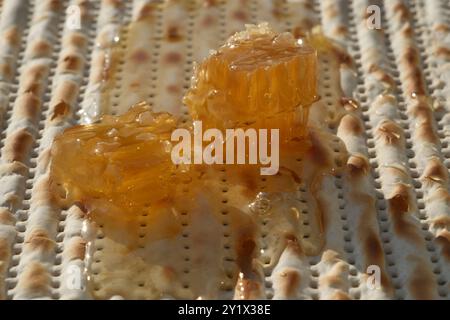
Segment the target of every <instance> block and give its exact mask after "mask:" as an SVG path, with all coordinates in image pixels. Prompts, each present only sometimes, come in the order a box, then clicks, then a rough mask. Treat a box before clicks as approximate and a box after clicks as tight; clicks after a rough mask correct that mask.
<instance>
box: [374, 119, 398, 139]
mask: <svg viewBox="0 0 450 320" xmlns="http://www.w3.org/2000/svg"><path fill="white" fill-rule="evenodd" d="M375 134H376V136H377V137H378V138H379V139H382V140H383V141H384V143H386V144H397V143H399V142H400V141H401V139H403V130H402V128H401V127H400V126H399V125H398V124H397V123H395V122H393V121H391V120H385V121H383V122H382V123H381V124H380V126H379V127H378V128H377V130H376V133H375Z"/></svg>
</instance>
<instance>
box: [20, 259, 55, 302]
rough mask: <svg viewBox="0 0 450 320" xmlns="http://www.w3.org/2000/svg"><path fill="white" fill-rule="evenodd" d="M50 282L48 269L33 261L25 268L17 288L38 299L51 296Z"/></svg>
mask: <svg viewBox="0 0 450 320" xmlns="http://www.w3.org/2000/svg"><path fill="white" fill-rule="evenodd" d="M50 280H51V278H50V274H49V272H48V271H47V269H45V267H44V266H43V265H42V264H41V263H39V262H36V261H32V262H30V263H28V264H27V265H26V266H25V268H24V270H23V273H22V276H21V277H19V283H18V285H17V286H18V287H19V288H21V289H22V290H23V291H25V292H27V293H28V294H32V295H33V296H36V297H37V296H49V295H50Z"/></svg>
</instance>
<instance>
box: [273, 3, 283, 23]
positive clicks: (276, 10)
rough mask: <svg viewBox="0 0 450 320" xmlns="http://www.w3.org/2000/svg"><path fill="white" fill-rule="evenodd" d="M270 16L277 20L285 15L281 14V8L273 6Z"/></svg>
mask: <svg viewBox="0 0 450 320" xmlns="http://www.w3.org/2000/svg"><path fill="white" fill-rule="evenodd" d="M272 16H274V17H275V19H278V20H280V19H282V18H283V17H284V16H285V13H284V12H283V9H282V7H281V6H275V7H274V8H273V9H272Z"/></svg>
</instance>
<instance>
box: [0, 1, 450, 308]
mask: <svg viewBox="0 0 450 320" xmlns="http://www.w3.org/2000/svg"><path fill="white" fill-rule="evenodd" d="M371 5H376V6H377V7H378V8H380V13H381V18H382V19H381V29H379V30H377V29H371V28H369V27H368V25H367V23H368V22H367V21H368V17H369V15H370V13H368V11H367V8H368V7H369V6H371ZM73 6H76V7H77V8H79V9H80V10H79V12H80V13H81V15H80V23H81V24H80V28H76V29H73V28H72V27H71V26H70V25H69V24H67V23H66V22H67V19H68V18H69V15H70V11H67V9H69V8H71V7H72V8H73ZM263 21H267V22H268V23H269V24H270V25H271V26H272V28H274V30H276V31H278V32H282V31H291V32H292V33H293V34H294V36H296V37H301V36H304V35H305V34H306V33H307V32H309V31H311V30H313V31H312V32H315V33H317V34H321V33H323V34H324V35H325V36H326V37H328V38H329V39H331V40H332V41H334V42H335V44H334V46H333V49H332V50H324V51H320V52H319V70H318V76H319V94H320V96H321V100H320V101H319V102H317V103H316V104H315V105H314V106H313V108H311V114H310V121H311V123H312V124H314V125H315V126H317V127H321V128H322V129H324V130H326V131H328V132H329V134H332V135H336V137H337V138H336V139H334V140H332V143H331V145H330V146H329V147H330V148H333V147H335V148H336V151H337V152H336V153H339V152H340V150H341V148H343V147H344V146H345V149H346V150H347V152H348V157H346V158H344V159H342V158H339V157H337V158H336V159H335V160H336V166H337V167H338V168H339V170H337V171H336V174H335V175H334V176H333V175H328V176H326V177H325V178H324V179H323V181H322V184H321V186H320V188H318V190H315V191H316V192H317V194H316V196H315V197H316V198H315V199H313V197H312V195H311V190H308V189H305V188H301V189H300V190H299V191H298V193H299V194H298V195H297V197H298V199H301V200H302V202H301V206H302V207H303V208H304V213H302V218H301V220H300V222H301V224H302V225H303V226H302V229H301V230H300V231H298V232H299V234H298V235H308V237H309V238H308V237H306V239H303V237H302V239H303V240H302V242H301V243H308V242H314V241H315V240H317V241H319V240H318V239H315V238H314V237H318V234H319V233H318V232H317V230H318V229H320V228H321V226H320V225H319V224H317V222H315V218H316V212H317V211H321V213H322V215H323V217H324V218H323V219H325V221H326V222H327V223H326V227H325V228H324V232H323V239H322V241H323V242H324V246H323V248H321V250H320V251H319V252H314V250H313V249H311V250H312V251H311V252H312V253H311V252H309V253H305V252H303V251H302V250H300V248H299V246H300V247H301V245H299V243H298V242H296V241H291V240H290V239H286V241H284V242H277V241H274V239H273V234H274V233H273V232H272V231H273V230H274V227H276V224H277V223H279V221H278V222H277V221H272V222H271V221H270V220H263V221H261V227H260V230H261V239H260V243H261V249H263V250H264V254H261V255H259V257H258V261H257V262H258V267H257V268H255V269H256V270H257V271H256V272H255V277H254V278H253V282H251V283H249V282H246V281H239V280H238V281H237V282H236V281H234V280H233V281H231V279H229V281H227V282H226V283H224V284H223V285H222V286H220V290H219V291H220V294H217V296H214V297H221V298H236V299H249V298H263V299H448V298H449V294H450V292H449V291H450V231H449V227H450V207H449V200H450V197H449V175H448V171H449V167H450V149H449V142H450V137H449V133H450V116H449V111H450V103H449V101H448V100H449V97H450V96H449V93H450V55H449V52H450V41H449V39H450V38H449V37H450V36H449V30H450V7H449V4H448V3H447V1H445V0H430V1H425V0H386V1H381V0H352V1H345V0H339V1H335V0H324V1H318V0H286V1H282V0H259V1H258V0H204V1H202V0H185V1H182V0H167V1H152V0H134V1H126V2H125V1H115V0H101V1H100V0H98V1H87V0H72V1H64V0H60V1H55V0H42V1H41V0H40V1H37V0H33V1H26V0H4V1H3V3H2V5H1V17H0V26H1V27H2V28H1V33H0V43H1V46H0V119H1V121H2V122H1V130H2V135H1V162H0V298H2V299H34V298H36V299H82V298H93V297H96V298H102V299H109V298H113V297H117V296H122V297H125V298H170V297H171V296H170V295H167V296H158V295H155V294H153V292H152V290H150V289H149V287H148V284H149V283H151V281H148V279H146V275H143V276H142V277H133V276H132V275H133V271H132V270H136V269H133V268H138V270H142V269H139V267H140V266H139V265H133V266H127V265H125V266H123V267H121V268H117V269H116V272H117V273H118V274H115V275H112V276H111V274H108V273H107V272H104V270H103V272H102V266H105V265H108V264H110V263H111V261H112V262H114V263H127V260H125V259H124V257H126V253H124V254H123V255H121V254H120V251H117V250H116V249H117V244H114V243H109V242H111V241H109V240H108V238H107V237H106V238H105V236H104V234H102V232H101V230H93V229H91V228H89V223H87V220H86V217H85V213H84V212H83V210H82V208H80V207H78V206H70V207H60V206H59V205H58V202H57V201H56V199H55V195H54V194H52V192H51V191H50V181H49V163H50V161H51V159H50V148H51V146H52V142H53V139H54V137H55V136H56V135H57V134H59V133H61V132H62V131H63V130H64V129H65V128H67V127H70V126H72V125H74V124H76V123H91V122H96V121H97V120H98V119H99V117H100V116H101V115H102V114H123V113H124V112H126V111H127V109H128V108H129V107H130V106H131V105H133V104H136V103H138V102H141V101H146V102H148V103H149V104H151V105H153V106H154V108H155V109H156V110H157V111H167V112H171V113H173V114H175V115H178V116H181V117H182V118H184V119H187V118H188V113H187V108H186V107H185V106H183V105H182V103H181V99H182V97H183V95H184V93H185V90H186V89H187V88H188V86H189V85H190V77H191V75H192V68H193V65H194V64H195V63H196V62H199V61H201V60H202V59H203V58H204V57H206V56H207V55H208V54H209V50H210V49H216V48H217V47H218V46H220V45H221V44H222V43H223V42H224V41H225V40H226V39H227V38H228V36H230V35H231V34H233V33H234V32H236V31H240V30H243V29H244V25H245V24H248V23H260V22H263ZM223 175H224V176H223V179H224V180H225V181H224V182H223V183H222V184H221V185H218V186H215V187H217V194H218V196H220V197H222V196H223V197H226V198H227V199H228V201H233V199H234V198H236V199H237V198H238V197H239V192H238V191H235V190H233V185H232V183H230V182H228V181H226V179H227V175H226V172H224V173H223ZM212 189H213V187H212ZM223 190H227V191H225V192H224V191H223ZM222 193H223V195H222ZM199 201H201V200H199ZM280 210H281V209H280ZM198 219H199V220H198V221H199V222H198V223H196V224H194V226H184V225H182V227H183V228H184V229H185V230H184V231H189V232H186V233H183V234H189V233H192V232H193V233H194V234H195V232H198V233H199V234H202V233H205V234H203V237H205V238H207V237H208V234H207V233H208V232H211V233H214V234H215V233H217V234H223V235H224V237H223V238H221V239H219V240H218V241H219V242H218V243H208V244H195V243H192V242H190V241H192V239H190V238H189V235H188V236H187V237H181V238H182V239H180V241H179V242H177V243H176V245H178V246H179V247H180V248H179V249H177V251H176V253H180V255H179V256H175V257H173V258H174V259H175V260H176V263H178V265H179V268H180V270H182V271H185V270H187V272H186V273H185V276H184V277H185V279H184V280H185V281H183V282H180V283H181V286H180V287H179V288H178V287H177V288H175V289H174V290H172V291H173V292H172V293H173V295H174V296H177V295H178V296H181V297H188V298H197V297H195V296H190V295H189V294H187V295H184V293H185V292H187V291H189V289H191V288H190V286H192V287H194V288H195V287H196V286H198V284H199V283H201V282H203V281H205V278H204V277H205V275H204V270H202V269H198V268H197V269H195V268H194V269H192V270H191V269H190V266H191V265H192V264H191V263H190V262H189V261H192V260H193V259H195V258H196V257H198V256H199V255H202V254H203V255H205V256H208V252H210V253H211V252H212V250H220V252H219V254H220V255H221V256H223V263H224V265H226V267H227V268H229V269H230V270H232V269H233V268H235V264H236V261H235V260H234V257H230V256H228V254H229V250H228V249H227V248H229V247H230V241H232V240H230V239H229V238H230V237H229V235H228V236H226V235H227V234H228V233H227V228H229V227H230V223H231V222H230V219H231V218H230V217H225V216H224V217H223V218H222V219H223V220H222V221H221V223H218V224H214V223H213V222H211V221H210V225H211V227H210V229H208V230H204V229H202V228H200V229H198V230H189V228H190V227H195V228H199V226H200V227H201V225H202V223H206V222H205V221H207V219H208V215H207V214H204V215H203V216H201V215H200V216H199V217H198ZM203 220H204V221H203ZM281 223H282V222H281ZM306 230H309V233H308V232H307V231H306ZM94 231H95V232H98V233H94ZM141 232H142V233H143V234H145V233H146V229H145V228H143V229H142V230H141ZM212 238H214V239H216V238H217V237H212ZM319 238H320V237H319ZM108 241H109V242H108ZM186 248H187V249H186ZM149 251H150V252H149V253H148V254H151V250H149ZM108 252H112V254H108ZM133 262H136V260H133V259H129V261H128V263H130V264H132V263H133ZM370 266H377V267H379V269H380V272H381V288H378V289H374V288H372V286H371V282H370V273H369V271H368V268H369V267H370ZM77 270H82V271H83V272H82V277H81V279H80V283H77V285H76V286H74V285H73V283H72V282H71V281H72V280H71V279H72V278H73V275H74V272H76V271H77ZM121 270H125V271H124V272H121ZM127 270H128V271H127ZM169 276H170V275H169ZM130 277H131V278H130ZM157 278H158V277H157ZM111 279H113V280H114V281H111ZM158 279H159V278H158ZM162 285H164V284H162ZM243 287H245V290H242V288H243ZM93 292H95V294H92V293H93ZM243 293H244V294H243Z"/></svg>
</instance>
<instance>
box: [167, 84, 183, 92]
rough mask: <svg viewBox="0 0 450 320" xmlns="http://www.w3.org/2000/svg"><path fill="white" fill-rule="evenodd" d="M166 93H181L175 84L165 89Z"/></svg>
mask: <svg viewBox="0 0 450 320" xmlns="http://www.w3.org/2000/svg"><path fill="white" fill-rule="evenodd" d="M166 90H167V92H169V93H171V94H179V93H181V89H180V87H179V86H178V85H176V84H169V85H168V86H167V87H166Z"/></svg>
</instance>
